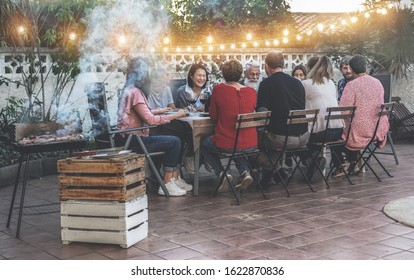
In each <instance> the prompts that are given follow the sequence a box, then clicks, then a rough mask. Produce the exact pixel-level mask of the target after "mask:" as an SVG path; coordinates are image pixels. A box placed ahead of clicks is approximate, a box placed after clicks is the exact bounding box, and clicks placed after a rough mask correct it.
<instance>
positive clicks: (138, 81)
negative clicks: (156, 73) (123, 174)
mask: <svg viewBox="0 0 414 280" xmlns="http://www.w3.org/2000/svg"><path fill="white" fill-rule="evenodd" d="M148 73H149V67H148V61H146V60H145V59H144V58H141V57H138V58H134V59H132V60H131V61H130V62H129V64H128V68H127V78H126V82H125V86H124V88H123V90H122V94H121V96H120V97H119V101H118V112H117V116H118V123H117V129H118V130H123V129H129V128H139V127H143V126H147V125H161V124H166V123H169V122H171V121H172V120H175V119H177V118H180V117H184V116H186V112H185V111H184V110H179V111H178V112H176V113H175V114H171V115H163V113H165V110H166V109H168V110H169V108H161V109H155V110H151V109H150V108H149V105H148V100H147V97H146V95H145V93H144V92H143V90H142V88H144V87H145V85H147V84H148ZM130 133H134V134H138V135H139V136H140V137H141V139H142V141H143V142H144V145H145V147H146V148H147V150H148V152H150V153H151V152H161V151H162V152H164V153H165V154H164V156H163V160H162V163H163V169H164V183H165V186H166V187H167V190H168V192H169V193H170V195H171V196H182V195H185V194H186V191H190V190H191V189H192V186H191V185H189V184H187V183H186V182H185V181H184V180H182V179H180V178H179V176H178V171H179V169H178V168H177V166H179V165H180V158H179V154H180V146H181V142H180V139H179V138H178V137H175V136H168V135H154V136H152V135H151V136H150V134H149V130H148V129H145V130H137V131H135V132H130ZM127 138H128V133H124V134H117V138H116V139H115V140H116V143H117V145H124V144H125V143H126V140H127ZM130 147H131V148H132V150H133V151H134V152H138V153H140V152H141V151H140V148H139V144H138V142H137V139H136V138H135V137H132V141H131V144H130ZM158 194H159V195H165V194H164V191H163V189H162V188H161V187H160V188H159V189H158Z"/></svg>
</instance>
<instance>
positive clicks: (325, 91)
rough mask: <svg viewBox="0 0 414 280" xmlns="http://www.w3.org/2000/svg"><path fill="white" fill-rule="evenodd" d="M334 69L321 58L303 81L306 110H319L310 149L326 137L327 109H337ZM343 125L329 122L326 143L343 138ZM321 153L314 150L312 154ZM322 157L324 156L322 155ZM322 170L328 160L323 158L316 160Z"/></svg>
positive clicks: (338, 122) (330, 63)
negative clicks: (333, 79) (313, 144)
mask: <svg viewBox="0 0 414 280" xmlns="http://www.w3.org/2000/svg"><path fill="white" fill-rule="evenodd" d="M333 75H334V74H333V67H332V62H331V60H330V59H329V58H328V57H327V56H326V55H324V56H322V57H320V58H319V60H318V62H317V63H316V65H315V66H314V67H313V68H312V69H311V70H310V72H309V73H308V75H307V76H306V78H307V79H306V80H304V81H302V84H303V87H304V88H305V96H306V109H319V114H318V118H317V121H316V123H315V126H314V129H313V133H312V134H311V136H310V138H309V144H310V148H311V150H312V143H315V142H320V141H321V140H322V138H323V137H324V135H325V128H326V121H325V116H326V108H327V107H337V106H338V101H337V98H336V87H335V84H334V83H333V81H332V78H333ZM342 131H343V123H342V121H340V120H332V121H330V122H329V127H328V131H327V132H326V139H325V141H335V140H338V139H340V138H341V137H342ZM317 152H320V151H318V150H313V151H312V153H313V154H316V153H317ZM320 155H322V154H321V153H320ZM316 162H317V163H318V164H319V167H321V169H324V167H325V164H326V159H325V158H323V157H322V156H319V158H318V159H317V160H316Z"/></svg>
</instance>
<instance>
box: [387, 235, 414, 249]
mask: <svg viewBox="0 0 414 280" xmlns="http://www.w3.org/2000/svg"><path fill="white" fill-rule="evenodd" d="M379 243H380V244H384V245H387V246H390V247H394V248H397V249H402V250H412V249H414V240H413V239H410V238H404V237H399V236H397V237H392V238H389V239H385V240H382V241H381V242H379Z"/></svg>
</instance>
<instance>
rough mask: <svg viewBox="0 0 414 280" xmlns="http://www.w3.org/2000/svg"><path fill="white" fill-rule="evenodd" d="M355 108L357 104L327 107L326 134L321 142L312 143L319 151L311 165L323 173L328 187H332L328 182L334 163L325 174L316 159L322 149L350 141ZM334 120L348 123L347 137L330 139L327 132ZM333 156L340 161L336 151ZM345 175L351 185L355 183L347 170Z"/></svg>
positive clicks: (342, 144) (343, 144)
mask: <svg viewBox="0 0 414 280" xmlns="http://www.w3.org/2000/svg"><path fill="white" fill-rule="evenodd" d="M355 110H356V106H342V107H328V108H326V112H328V114H327V115H326V116H325V121H326V127H325V132H324V136H323V138H322V141H321V142H315V143H312V145H314V146H316V147H317V151H318V153H317V154H315V156H314V157H313V159H312V164H311V165H314V166H316V170H317V172H319V173H320V174H321V175H322V178H323V180H324V181H325V184H326V186H327V187H328V189H329V188H330V186H329V183H328V178H329V176H330V175H331V173H332V171H333V169H334V166H332V164H330V166H331V167H330V169H329V172H328V174H327V175H326V176H325V175H324V174H323V170H322V169H321V168H320V167H319V165H318V164H317V162H316V160H317V158H318V157H319V156H320V155H321V153H322V149H326V150H327V149H330V148H333V147H335V146H345V145H346V144H347V143H348V138H349V134H350V131H351V127H352V121H353V119H354V116H355ZM332 120H341V121H342V122H343V123H344V124H345V123H346V125H347V127H346V131H347V133H346V137H345V139H342V138H339V139H337V140H329V139H328V137H327V132H328V128H329V123H330V122H331V121H332ZM345 121H346V122H345ZM332 157H336V159H337V160H338V161H339V157H338V155H337V154H336V153H331V158H332ZM316 170H315V171H316ZM309 175H311V174H309ZM345 176H346V178H347V179H348V181H349V183H350V184H351V185H353V183H352V181H351V179H350V178H349V176H348V174H347V173H346V172H345Z"/></svg>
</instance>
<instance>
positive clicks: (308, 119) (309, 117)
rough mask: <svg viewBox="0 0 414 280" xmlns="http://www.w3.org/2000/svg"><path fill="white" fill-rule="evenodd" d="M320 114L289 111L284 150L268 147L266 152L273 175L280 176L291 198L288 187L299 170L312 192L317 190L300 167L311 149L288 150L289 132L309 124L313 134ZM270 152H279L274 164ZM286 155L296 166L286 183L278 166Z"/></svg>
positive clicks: (310, 111) (316, 111)
mask: <svg viewBox="0 0 414 280" xmlns="http://www.w3.org/2000/svg"><path fill="white" fill-rule="evenodd" d="M318 113H319V109H303V110H291V111H289V115H288V119H287V123H286V124H287V133H286V136H285V140H284V144H283V148H282V149H277V148H273V147H271V148H269V147H266V148H265V150H267V151H269V152H267V153H266V155H267V157H268V160H269V162H270V164H271V165H272V173H274V172H276V173H277V175H278V176H279V178H280V180H281V182H282V185H283V187H284V188H285V190H286V192H287V195H288V196H290V192H289V189H288V185H289V183H290V181H291V179H292V178H293V176H294V174H295V173H296V170H298V169H299V171H300V173H301V174H302V176H303V178H304V179H305V180H306V183H307V184H308V186H309V188H310V190H311V191H312V192H314V191H315V190H314V189H313V188H312V185H311V183H310V182H309V180H308V177H307V176H306V174H305V172H304V171H303V169H302V167H301V166H300V164H301V163H303V160H304V157H303V155H306V154H308V153H309V147H308V146H304V147H299V148H288V147H287V144H288V140H289V137H292V136H289V131H291V130H292V128H294V126H296V125H298V124H307V125H308V130H309V132H310V133H312V132H313V128H314V126H315V122H316V119H317V116H318ZM270 151H276V152H278V154H279V155H278V156H277V159H276V161H274V162H273V160H272V158H271V153H270ZM284 155H286V157H289V156H290V157H292V159H293V160H294V162H295V164H296V166H295V168H294V169H293V171H292V174H291V175H290V176H289V178H288V181H287V182H285V180H284V179H283V177H282V175H281V174H280V172H279V170H278V169H277V166H278V162H280V161H281V160H282V159H283V156H284Z"/></svg>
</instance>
